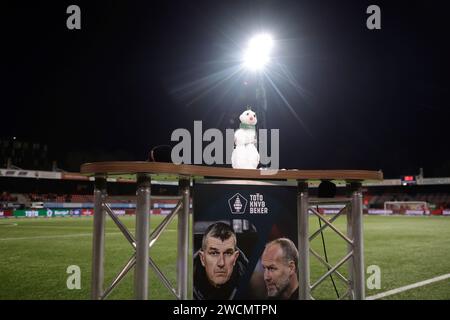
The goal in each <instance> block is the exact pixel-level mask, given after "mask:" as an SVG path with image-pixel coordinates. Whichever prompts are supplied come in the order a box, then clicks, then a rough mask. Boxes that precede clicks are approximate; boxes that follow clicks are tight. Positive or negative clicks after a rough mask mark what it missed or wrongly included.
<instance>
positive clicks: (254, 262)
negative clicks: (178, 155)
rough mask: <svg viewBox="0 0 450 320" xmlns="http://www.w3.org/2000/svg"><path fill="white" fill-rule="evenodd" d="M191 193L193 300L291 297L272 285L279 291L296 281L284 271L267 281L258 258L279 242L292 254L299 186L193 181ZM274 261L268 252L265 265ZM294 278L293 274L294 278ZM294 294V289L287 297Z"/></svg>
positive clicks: (295, 232)
mask: <svg viewBox="0 0 450 320" xmlns="http://www.w3.org/2000/svg"><path fill="white" fill-rule="evenodd" d="M193 194H194V200H193V203H194V205H193V206H194V211H193V212H194V248H193V249H194V252H193V254H194V270H193V273H194V274H193V281H194V282H193V283H194V292H193V295H194V299H197V300H208V299H226V300H230V299H234V300H241V299H267V298H269V297H273V298H275V297H277V295H282V298H283V299H289V297H287V296H286V294H285V293H286V292H284V294H283V293H282V292H281V293H280V292H278V291H277V288H276V286H275V282H276V281H277V282H276V285H278V286H281V287H283V286H285V285H286V284H287V283H289V285H291V283H290V281H291V280H292V281H293V282H295V284H296V283H297V282H296V280H294V279H292V275H291V276H289V275H288V274H287V273H286V272H285V273H284V274H283V279H275V277H274V279H273V280H272V279H266V280H267V283H266V281H265V280H264V267H263V264H262V254H263V253H264V250H265V247H266V244H267V243H269V242H271V241H273V240H276V239H282V238H286V239H288V241H287V242H289V241H290V244H291V245H294V246H295V248H294V250H296V248H297V243H298V242H297V188H296V187H291V186H279V185H249V184H234V185H230V184H207V183H200V184H199V183H196V184H195V185H194V188H193ZM282 241H284V242H286V240H282ZM272 246H273V247H276V246H281V245H280V244H277V245H272ZM230 247H231V249H230ZM272 251H273V250H272ZM272 258H274V259H275V258H276V257H275V256H273V252H268V251H267V252H266V254H265V259H264V263H266V262H267V261H268V259H272ZM291 266H292V264H291ZM266 267H267V266H266ZM294 267H296V266H294ZM284 271H286V269H284ZM295 274H296V270H294V278H296V277H297V276H296V275H295ZM278 281H281V282H278ZM295 288H297V286H296V285H295V286H294V289H295ZM288 291H289V289H288ZM290 291H292V290H290ZM297 296H298V291H296V292H293V293H292V295H291V296H290V298H296V297H297ZM280 297H281V296H280Z"/></svg>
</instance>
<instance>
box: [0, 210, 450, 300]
mask: <svg viewBox="0 0 450 320" xmlns="http://www.w3.org/2000/svg"><path fill="white" fill-rule="evenodd" d="M162 218H163V217H159V216H152V217H151V226H152V229H153V228H155V227H156V226H157V224H158V223H159V222H160V221H161V220H162ZM121 219H122V221H124V223H125V224H126V225H127V227H129V228H130V230H131V231H132V232H134V217H128V216H127V217H121ZM92 221H93V220H92V218H91V217H73V218H69V217H65V218H22V219H15V218H13V219H2V220H0V299H2V300H4V299H90V279H91V254H92V235H91V234H92ZM310 225H311V231H313V229H315V228H317V227H318V221H317V218H314V217H311V220H310ZM336 225H337V226H338V228H339V229H340V230H345V225H346V221H345V217H339V218H338V219H337V220H336ZM176 228H177V221H176V219H175V220H174V221H173V222H172V224H171V225H169V227H168V229H167V230H166V231H165V232H164V233H163V234H162V235H161V237H160V238H159V240H158V241H157V242H156V244H155V245H154V246H153V247H152V249H151V251H150V255H151V257H153V259H154V261H155V262H156V264H157V265H158V267H159V268H160V269H161V270H162V271H163V272H164V273H165V275H166V276H167V278H168V279H169V280H170V281H171V282H172V284H175V283H176V282H175V281H176V263H175V259H176V241H177V233H176ZM324 237H325V241H326V245H327V247H326V248H327V253H328V258H329V260H330V263H331V264H334V263H336V262H337V261H338V260H339V259H340V258H341V257H342V256H343V255H344V254H345V250H346V243H345V242H344V241H343V240H342V239H340V238H339V237H338V236H337V235H335V234H334V233H333V232H332V231H331V230H328V229H327V230H326V231H325V232H324ZM105 242H106V249H105V250H106V251H105V286H107V285H109V283H111V281H112V279H113V278H114V276H115V275H116V274H117V273H118V272H119V270H120V269H121V268H122V266H123V265H125V263H126V262H127V260H128V259H129V257H130V256H131V254H132V253H133V251H132V248H131V246H130V245H129V243H128V242H127V241H126V240H125V239H124V238H123V236H122V234H121V233H120V231H119V230H118V229H117V228H116V226H115V225H114V223H113V222H112V221H111V220H110V219H109V218H108V220H107V225H106V239H105ZM364 242H365V264H366V267H367V266H369V265H377V266H379V267H380V270H381V289H372V290H369V289H366V295H367V296H371V295H375V294H377V293H380V292H385V291H388V290H391V289H395V288H398V287H402V286H406V285H409V284H412V283H416V282H419V281H423V280H427V279H430V278H434V277H437V276H440V275H443V274H448V273H450V250H449V248H450V217H402V216H389V217H383V216H365V217H364ZM312 248H313V249H314V250H316V251H318V252H320V253H322V255H323V248H322V242H321V239H320V236H319V237H317V238H316V239H315V240H314V241H313V242H312ZM70 265H77V266H79V267H80V268H81V289H80V290H76V289H75V290H69V289H67V286H66V281H67V278H68V276H69V274H67V273H66V270H67V267H68V266H70ZM339 270H340V271H341V272H342V273H343V274H344V275H346V273H347V272H346V265H344V266H343V267H341V268H340V269H339ZM325 271H326V269H325V267H323V266H322V265H321V264H320V263H319V262H318V261H317V259H316V258H315V257H313V256H311V282H312V283H314V282H315V281H316V280H317V279H318V278H319V277H320V275H321V274H322V273H323V272H325ZM369 276H370V274H366V277H369ZM149 281H150V283H151V285H150V293H149V295H150V298H151V299H174V297H173V295H172V294H171V293H170V292H169V291H168V290H167V289H166V288H165V287H164V286H163V285H162V284H161V283H160V282H159V280H158V279H157V278H156V276H155V275H154V273H153V272H152V271H150V280H149ZM334 281H335V283H336V286H337V289H338V292H339V294H340V295H342V294H343V293H344V292H345V288H344V285H343V283H342V281H340V279H338V278H337V277H336V276H335V277H334ZM132 285H133V273H132V272H130V273H129V274H128V275H127V276H126V277H125V278H124V279H123V281H122V282H121V283H120V284H119V285H118V287H117V288H116V290H115V291H113V292H112V293H111V295H110V296H109V299H133V288H132ZM312 294H313V296H314V298H316V299H335V298H336V293H335V290H334V288H333V286H332V283H331V280H330V279H329V278H328V279H326V280H325V282H324V283H323V284H322V285H321V286H319V287H318V288H317V289H315V290H314V291H313V293H312ZM386 299H450V279H447V280H443V281H440V282H436V283H433V284H430V285H426V286H423V287H420V288H415V289H412V290H409V291H406V292H403V293H399V294H396V295H392V296H389V297H387V298H386Z"/></svg>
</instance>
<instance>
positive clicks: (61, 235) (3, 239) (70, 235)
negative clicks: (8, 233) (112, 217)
mask: <svg viewBox="0 0 450 320" xmlns="http://www.w3.org/2000/svg"><path fill="white" fill-rule="evenodd" d="M117 234H122V232H109V233H106V235H107V236H109V235H117ZM88 236H92V233H78V234H60V235H55V236H35V237H21V238H0V241H8V240H33V239H54V238H76V237H88Z"/></svg>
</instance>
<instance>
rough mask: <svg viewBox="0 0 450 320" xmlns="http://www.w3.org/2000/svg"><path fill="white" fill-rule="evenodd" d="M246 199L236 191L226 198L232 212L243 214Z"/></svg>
mask: <svg viewBox="0 0 450 320" xmlns="http://www.w3.org/2000/svg"><path fill="white" fill-rule="evenodd" d="M247 203H248V201H247V199H245V198H244V197H243V196H242V195H241V194H240V193H236V194H235V195H234V196H232V197H231V198H230V199H228V205H229V206H230V211H231V213H232V214H243V213H244V212H245V209H246V208H247Z"/></svg>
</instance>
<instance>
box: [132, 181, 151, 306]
mask: <svg viewBox="0 0 450 320" xmlns="http://www.w3.org/2000/svg"><path fill="white" fill-rule="evenodd" d="M150 183H151V179H150V176H149V175H147V174H143V173H140V174H138V175H137V191H136V196H137V199H136V267H135V271H134V295H135V298H136V299H137V300H147V299H148V258H149V235H150V192H151V191H150Z"/></svg>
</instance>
